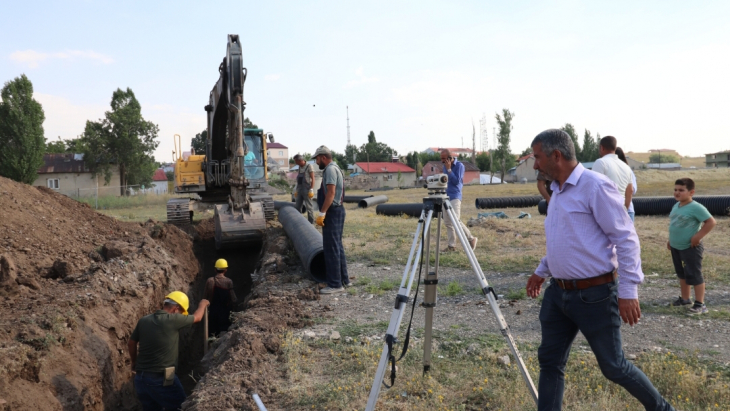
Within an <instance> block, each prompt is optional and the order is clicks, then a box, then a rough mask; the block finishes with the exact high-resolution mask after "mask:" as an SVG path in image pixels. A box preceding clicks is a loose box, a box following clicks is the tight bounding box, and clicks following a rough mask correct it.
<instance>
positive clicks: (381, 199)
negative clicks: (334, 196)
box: [357, 196, 388, 208]
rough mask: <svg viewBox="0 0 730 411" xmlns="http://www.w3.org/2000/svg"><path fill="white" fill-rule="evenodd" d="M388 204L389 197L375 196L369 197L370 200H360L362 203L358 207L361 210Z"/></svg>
mask: <svg viewBox="0 0 730 411" xmlns="http://www.w3.org/2000/svg"><path fill="white" fill-rule="evenodd" d="M387 202H388V196H375V197H369V198H363V199H362V200H360V202H358V203H357V206H358V207H360V208H368V207H370V206H374V205H377V204H383V203H387Z"/></svg>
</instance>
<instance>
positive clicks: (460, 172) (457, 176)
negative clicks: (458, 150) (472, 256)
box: [441, 149, 477, 251]
mask: <svg viewBox="0 0 730 411" xmlns="http://www.w3.org/2000/svg"><path fill="white" fill-rule="evenodd" d="M441 163H443V165H444V174H446V175H447V176H449V182H448V185H447V186H446V195H448V196H449V201H451V205H452V206H453V207H454V210H453V211H454V216H455V217H456V221H457V222H458V223H459V224H461V228H463V229H464V234H466V238H467V240H469V245H470V246H471V249H472V250H473V249H475V248H476V247H477V238H476V237H474V236H473V235H471V232H470V231H469V229H468V228H466V226H465V225H464V223H462V222H461V188H462V187H464V165H463V164H461V163H460V162H459V161H458V160H457V159H455V158H454V157H452V156H451V153H450V152H449V150H448V149H443V150H441ZM444 224H446V232H447V233H448V235H449V246H448V247H447V248H446V249H445V250H444V251H456V231H454V223H453V222H452V221H451V219H450V218H449V215H448V214H444Z"/></svg>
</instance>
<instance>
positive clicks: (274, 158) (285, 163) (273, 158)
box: [266, 143, 289, 168]
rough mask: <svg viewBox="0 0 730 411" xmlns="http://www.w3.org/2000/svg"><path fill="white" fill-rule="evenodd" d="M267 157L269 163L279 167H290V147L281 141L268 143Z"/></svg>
mask: <svg viewBox="0 0 730 411" xmlns="http://www.w3.org/2000/svg"><path fill="white" fill-rule="evenodd" d="M266 158H267V159H268V161H269V165H271V164H272V163H274V164H276V165H277V166H278V167H279V168H288V167H289V148H287V146H285V145H283V144H281V143H268V144H266Z"/></svg>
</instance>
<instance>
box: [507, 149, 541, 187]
mask: <svg viewBox="0 0 730 411" xmlns="http://www.w3.org/2000/svg"><path fill="white" fill-rule="evenodd" d="M534 166H535V155H534V154H528V155H526V156H522V157H520V158H518V159H517V165H516V166H514V167H512V168H510V169H509V170H508V171H507V175H506V176H504V180H505V181H509V182H512V183H522V182H528V181H537V170H535V169H534Z"/></svg>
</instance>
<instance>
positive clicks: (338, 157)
mask: <svg viewBox="0 0 730 411" xmlns="http://www.w3.org/2000/svg"><path fill="white" fill-rule="evenodd" d="M309 157H310V158H311V157H312V156H309ZM307 160H308V158H307V157H305V158H304V161H307ZM332 161H334V162H335V164H337V166H338V167H339V168H340V169H341V170H342V173H343V174H345V173H346V172H347V164H349V162H348V161H347V158H346V157H345V155H344V154H342V153H338V152H336V151H334V150H333V151H332Z"/></svg>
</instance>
